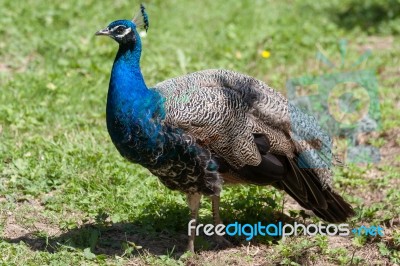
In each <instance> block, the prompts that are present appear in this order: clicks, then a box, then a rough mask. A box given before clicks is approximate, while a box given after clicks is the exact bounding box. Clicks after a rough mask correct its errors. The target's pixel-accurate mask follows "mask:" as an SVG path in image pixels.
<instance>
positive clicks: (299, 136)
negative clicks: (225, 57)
mask: <svg viewBox="0 0 400 266" xmlns="http://www.w3.org/2000/svg"><path fill="white" fill-rule="evenodd" d="M139 28H144V29H145V30H146V31H147V30H148V28H149V19H148V15H147V13H146V11H145V8H144V6H143V5H141V6H140V11H139V12H138V13H137V14H136V16H135V17H134V18H133V20H117V21H114V22H111V23H110V24H109V25H108V26H107V27H106V28H104V29H102V30H100V31H98V32H96V35H102V36H109V37H111V38H112V39H114V40H115V41H116V42H117V43H118V44H119V49H118V52H117V55H116V58H115V61H114V64H113V67H112V71H111V77H110V83H109V90H108V95H107V107H106V120H107V129H108V132H109V135H110V137H111V140H112V142H113V143H114V145H115V147H116V148H117V150H118V151H119V153H120V154H121V155H122V156H123V157H124V158H126V159H127V160H129V161H130V162H133V163H137V164H140V165H142V166H143V167H145V168H147V169H148V170H149V171H150V172H151V173H152V174H153V175H155V176H157V177H158V178H159V180H160V181H161V182H162V183H163V184H164V185H165V186H167V187H168V188H169V189H172V190H179V191H181V192H183V193H185V194H186V195H187V201H188V205H189V208H190V216H191V219H195V222H197V216H198V210H199V205H200V200H201V197H202V195H205V196H210V197H211V201H212V213H213V220H214V223H215V224H216V225H217V224H220V223H221V218H220V215H219V203H220V193H221V190H222V185H223V184H255V185H260V186H266V185H272V186H273V187H275V188H277V189H280V190H284V191H286V192H287V193H288V194H289V195H290V196H291V197H292V198H293V199H295V200H296V201H297V202H298V203H299V204H300V205H301V206H302V207H303V208H305V209H308V210H312V211H313V212H314V213H315V214H316V215H317V216H318V217H320V218H322V219H323V220H325V221H327V222H333V223H338V222H344V221H346V219H347V218H349V217H351V216H352V215H354V211H353V209H352V207H351V205H350V204H348V203H347V202H346V201H345V200H344V199H343V198H342V197H341V196H340V195H339V194H338V193H336V192H335V191H334V190H333V187H332V163H331V162H334V161H335V160H334V156H332V151H331V143H332V141H331V138H330V137H329V135H328V134H327V133H325V132H324V131H323V130H322V128H321V127H320V126H319V125H318V123H317V121H316V119H315V118H314V117H313V116H310V115H308V114H306V113H303V112H301V111H300V110H299V109H297V108H296V107H295V106H294V105H292V104H291V103H289V102H288V100H287V99H286V98H285V97H284V96H283V95H281V94H280V93H279V92H277V91H275V90H274V89H272V88H271V87H269V86H268V85H266V84H265V83H264V82H262V81H259V80H257V79H255V78H253V77H250V76H247V75H244V74H240V73H237V72H234V71H229V70H224V69H209V70H203V71H198V72H195V73H191V74H188V75H184V76H180V77H177V78H172V79H169V80H166V81H163V82H161V83H158V84H157V85H155V86H154V87H152V88H148V87H147V86H146V83H145V80H144V78H143V75H142V72H141V68H140V57H141V51H142V43H141V38H140V35H139V32H138V29H139ZM194 235H195V232H194V229H192V232H191V234H190V236H189V243H188V249H189V250H190V251H194ZM221 241H224V240H221V239H220V240H219V242H221Z"/></svg>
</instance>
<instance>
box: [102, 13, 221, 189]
mask: <svg viewBox="0 0 400 266" xmlns="http://www.w3.org/2000/svg"><path fill="white" fill-rule="evenodd" d="M146 25H148V23H147V24H145V26H146ZM97 34H98V35H108V36H110V37H112V38H113V39H115V40H116V41H117V42H118V43H119V50H118V53H117V56H116V58H115V61H114V64H113V68H112V72H111V78H110V84H109V91H108V96H107V128H108V132H109V134H110V136H111V139H112V141H113V143H114V145H115V146H116V147H117V149H118V151H119V152H120V153H121V155H122V156H123V157H125V158H127V159H128V160H130V161H132V162H134V163H139V164H141V165H143V166H145V167H146V168H148V169H149V170H150V171H151V172H152V173H153V174H155V175H157V176H158V177H159V178H160V180H161V181H162V182H163V183H164V184H165V185H166V186H168V187H169V188H171V189H179V190H181V191H184V192H187V193H194V192H201V193H204V194H208V195H210V194H218V193H219V191H220V184H221V181H220V180H219V176H218V173H217V166H216V165H217V164H216V162H214V160H213V158H212V156H211V153H210V152H209V151H208V150H206V149H203V148H202V147H201V146H199V145H198V144H197V143H196V140H195V138H193V137H191V136H189V135H187V134H186V133H185V132H184V131H183V130H182V129H180V128H177V127H173V126H171V125H168V124H166V123H164V119H165V109H164V101H165V99H164V97H163V96H162V95H161V94H160V93H159V92H158V91H156V90H153V89H148V88H147V86H146V83H145V81H144V79H143V76H142V73H141V70H140V55H141V50H142V44H141V40H140V36H139V34H138V32H137V30H136V25H135V23H134V22H132V21H129V20H118V21H114V22H112V23H111V24H110V25H109V26H108V27H107V28H106V29H104V30H102V31H99V32H98V33H97Z"/></svg>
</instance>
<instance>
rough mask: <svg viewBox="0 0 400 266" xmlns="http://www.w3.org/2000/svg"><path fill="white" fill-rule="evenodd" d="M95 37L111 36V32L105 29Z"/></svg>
mask: <svg viewBox="0 0 400 266" xmlns="http://www.w3.org/2000/svg"><path fill="white" fill-rule="evenodd" d="M94 35H96V36H101V35H105V36H109V35H110V30H109V29H108V28H105V29H102V30H99V31H98V32H96V33H95V34H94Z"/></svg>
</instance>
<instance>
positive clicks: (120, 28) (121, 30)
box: [116, 27, 125, 34]
mask: <svg viewBox="0 0 400 266" xmlns="http://www.w3.org/2000/svg"><path fill="white" fill-rule="evenodd" d="M124 30H125V29H124V27H118V28H117V29H116V32H117V34H121V33H123V32H124Z"/></svg>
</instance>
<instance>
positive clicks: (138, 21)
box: [95, 5, 149, 44]
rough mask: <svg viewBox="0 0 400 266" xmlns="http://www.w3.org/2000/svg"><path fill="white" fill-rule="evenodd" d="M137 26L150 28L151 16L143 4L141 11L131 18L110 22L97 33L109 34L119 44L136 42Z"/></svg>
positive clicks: (99, 34) (100, 34) (101, 34)
mask: <svg viewBox="0 0 400 266" xmlns="http://www.w3.org/2000/svg"><path fill="white" fill-rule="evenodd" d="M137 28H144V29H145V30H146V31H147V30H148V28H149V18H148V16H147V13H146V11H145V8H144V6H143V5H140V11H139V12H138V13H137V14H136V16H135V17H134V18H133V19H132V21H131V20H116V21H113V22H111V23H110V25H108V26H107V27H106V28H105V29H102V30H99V31H98V32H96V34H95V35H98V36H109V37H111V38H112V39H114V40H115V41H117V42H118V43H119V44H127V43H135V42H136V38H137V36H138V34H137Z"/></svg>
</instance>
